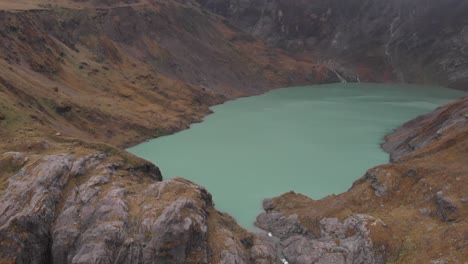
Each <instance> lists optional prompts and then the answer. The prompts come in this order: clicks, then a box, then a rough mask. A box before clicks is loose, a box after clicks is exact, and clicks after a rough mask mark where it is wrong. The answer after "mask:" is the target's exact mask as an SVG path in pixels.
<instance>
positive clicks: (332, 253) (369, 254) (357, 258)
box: [255, 208, 386, 264]
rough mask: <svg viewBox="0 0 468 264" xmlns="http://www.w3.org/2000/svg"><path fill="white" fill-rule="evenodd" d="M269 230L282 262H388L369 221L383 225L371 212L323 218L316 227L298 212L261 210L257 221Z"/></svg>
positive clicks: (298, 263) (302, 263)
mask: <svg viewBox="0 0 468 264" xmlns="http://www.w3.org/2000/svg"><path fill="white" fill-rule="evenodd" d="M264 209H265V210H267V209H266V208H264ZM255 224H256V225H257V226H258V227H260V228H262V229H263V230H265V231H267V232H269V233H268V234H269V235H270V236H272V238H270V240H272V241H274V244H275V247H276V248H275V252H276V254H277V255H278V258H279V259H282V260H283V262H288V263H297V264H307V263H323V264H325V263H336V264H340V263H343V264H346V263H373V264H378V263H386V262H385V260H384V256H382V255H381V254H380V252H374V251H375V249H374V247H373V244H372V240H371V238H370V230H369V229H368V228H367V225H371V224H372V225H375V224H379V225H381V224H382V223H381V221H380V222H379V221H377V220H376V219H374V218H373V217H371V216H368V215H353V216H350V217H348V218H346V219H345V220H344V221H343V222H341V221H340V220H338V219H337V218H322V219H321V220H320V223H319V225H318V226H317V228H316V229H314V230H307V229H306V228H305V227H304V226H302V224H301V223H300V221H299V218H298V216H297V215H296V214H294V215H291V216H288V217H286V216H283V215H282V214H281V213H271V212H266V213H262V214H261V215H259V216H258V217H257V221H256V223H255Z"/></svg>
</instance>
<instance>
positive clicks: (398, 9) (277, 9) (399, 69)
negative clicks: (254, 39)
mask: <svg viewBox="0 0 468 264" xmlns="http://www.w3.org/2000/svg"><path fill="white" fill-rule="evenodd" d="M197 1H198V2H199V3H200V4H201V5H202V6H204V7H206V8H208V9H210V10H212V11H213V12H215V13H218V14H221V15H223V16H225V17H227V18H228V19H229V21H231V23H233V24H234V25H236V26H238V27H240V28H242V29H243V30H244V31H246V32H249V33H251V34H253V35H256V36H259V37H262V38H263V39H265V40H266V41H268V42H269V43H271V44H272V45H274V46H277V47H281V48H284V49H286V50H288V51H291V52H295V53H301V52H304V51H305V52H306V53H307V52H309V53H310V52H311V53H312V54H313V55H307V54H301V56H307V57H310V58H312V59H316V60H321V61H327V60H331V61H333V64H334V65H335V68H336V70H339V71H342V72H343V73H346V72H348V71H350V72H354V73H355V75H354V77H353V74H346V75H347V77H348V79H350V80H353V81H356V78H355V76H356V75H358V76H359V77H360V78H359V79H360V80H373V81H382V80H385V79H394V80H399V81H406V82H432V83H438V84H444V85H449V86H452V87H456V88H459V89H466V87H467V82H468V53H467V51H468V50H467V48H466V47H467V43H468V42H467V41H468V20H467V17H466V16H465V15H464V14H465V13H466V12H467V11H468V4H467V3H466V1H463V0H450V1H436V0H431V1H426V0H417V1H402V0H392V1H385V0H377V1H362V0H351V1H345V2H343V1H340V0H332V1H329V0H319V1H306V0H294V1H289V0H273V1H270V0H247V1H234V0H232V1H231V0H197ZM384 65H386V67H385V66H384ZM375 69H378V70H375ZM389 69H390V71H388V70H389ZM379 71H380V72H381V73H380V74H379ZM384 72H386V74H382V73H384Z"/></svg>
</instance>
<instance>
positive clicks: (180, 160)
mask: <svg viewBox="0 0 468 264" xmlns="http://www.w3.org/2000/svg"><path fill="white" fill-rule="evenodd" d="M466 95H467V94H466V93H464V92H461V91H457V90H451V89H446V88H440V87H423V86H414V85H391V84H342V83H340V84H330V85H316V86H305V87H292V88H285V89H278V90H274V91H271V92H269V93H266V94H264V95H259V96H253V97H248V98H241V99H237V100H234V101H230V102H227V103H225V104H223V105H218V106H215V107H213V108H212V110H213V111H214V114H212V115H209V116H207V117H206V118H205V120H204V122H202V123H200V124H194V125H192V126H191V128H190V129H188V130H185V131H181V132H179V133H176V134H174V135H170V136H165V137H160V138H157V139H153V140H150V141H148V142H145V143H142V144H140V145H138V146H135V147H132V148H130V149H128V151H130V152H131V153H133V154H135V155H137V156H140V157H142V158H144V159H147V160H150V161H152V162H154V163H155V164H156V165H157V166H159V167H160V169H161V171H162V173H163V176H164V178H165V179H168V178H173V177H175V176H180V177H183V178H186V179H189V180H191V181H194V182H195V183H197V184H200V185H203V186H205V187H206V188H207V189H208V191H209V192H210V193H211V194H212V195H213V200H214V202H215V204H216V208H217V209H218V210H221V211H225V212H227V213H229V214H231V215H232V216H234V218H236V220H237V221H238V223H239V224H241V225H242V226H243V227H245V228H247V229H250V230H252V229H253V222H254V220H255V217H256V216H257V215H258V214H259V213H260V212H261V203H262V200H263V199H264V198H267V197H275V196H278V195H280V194H282V193H285V192H288V191H291V190H292V191H295V192H298V193H302V194H304V195H307V196H309V197H311V198H313V199H320V198H323V197H324V196H327V195H331V194H338V193H341V192H344V191H346V190H347V189H349V188H350V187H351V185H352V183H353V182H354V181H355V180H357V179H358V178H360V177H361V176H362V175H364V173H365V172H366V170H367V169H369V168H371V167H374V166H377V165H380V164H384V163H387V162H388V154H386V153H385V152H383V151H382V149H381V148H380V143H382V142H383V137H384V135H385V134H387V133H390V132H391V131H392V130H393V129H395V128H396V127H398V126H400V125H401V124H403V123H404V122H405V121H408V120H410V119H412V118H414V117H416V116H418V115H421V114H424V113H427V112H429V111H431V110H433V109H435V108H436V107H438V106H440V105H442V104H445V103H448V102H450V101H452V100H454V99H457V98H460V97H462V96H466Z"/></svg>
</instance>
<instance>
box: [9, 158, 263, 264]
mask: <svg viewBox="0 0 468 264" xmlns="http://www.w3.org/2000/svg"><path fill="white" fill-rule="evenodd" d="M27 159H28V157H26V155H24V154H21V153H6V154H4V155H3V156H2V158H1V160H3V162H6V161H8V162H11V163H12V164H13V165H15V166H22V168H21V169H19V171H18V172H17V173H16V174H15V175H14V176H12V177H10V179H9V182H8V187H7V188H6V190H5V191H4V192H0V194H1V195H0V200H1V201H2V203H0V244H1V245H2V248H0V253H1V256H2V260H5V259H10V260H11V261H16V262H19V263H52V262H53V263H75V264H84V263H122V264H123V263H208V262H209V259H210V256H211V255H210V254H219V255H223V258H222V259H223V260H224V263H248V261H249V259H250V253H249V252H250V251H245V250H243V246H242V243H241V241H240V239H238V238H236V235H234V234H233V233H232V232H230V231H229V230H225V231H223V232H225V233H226V234H231V235H229V237H228V236H226V237H224V238H223V239H225V240H226V241H229V243H228V242H225V244H226V245H224V246H223V247H222V249H223V251H222V252H212V250H211V249H210V248H209V243H208V218H209V211H210V210H214V209H212V206H213V203H212V201H211V195H210V194H209V193H208V192H207V191H206V190H205V189H204V188H203V187H200V186H197V185H195V184H193V183H191V182H189V181H186V180H183V179H173V180H169V181H163V182H161V181H157V180H158V178H161V175H160V173H159V170H158V169H157V167H155V166H154V165H152V164H148V163H143V164H140V165H137V166H133V167H125V166H128V165H124V164H121V165H119V164H116V163H115V161H113V159H112V157H108V156H107V155H104V154H100V153H97V154H93V155H88V156H82V157H78V158H75V157H72V156H70V155H50V156H44V157H41V158H39V159H37V160H35V161H33V162H30V163H26V164H25V163H24V161H25V160H27ZM5 160H6V161H5ZM223 228H226V227H223ZM223 228H220V229H221V231H222V230H224V229H223ZM256 241H257V240H256ZM262 245H263V244H262V243H261V242H256V243H253V240H252V242H251V243H250V247H253V246H255V247H256V248H257V249H258V250H256V251H255V252H256V253H255V254H253V256H258V258H264V259H265V258H267V257H268V256H267V255H265V254H263V255H262V253H261V246H262Z"/></svg>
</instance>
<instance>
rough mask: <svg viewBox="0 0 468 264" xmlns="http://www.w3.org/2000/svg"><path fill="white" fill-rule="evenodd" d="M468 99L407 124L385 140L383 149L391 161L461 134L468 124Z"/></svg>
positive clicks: (445, 106)
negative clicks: (453, 135) (458, 133)
mask: <svg viewBox="0 0 468 264" xmlns="http://www.w3.org/2000/svg"><path fill="white" fill-rule="evenodd" d="M466 113H468V98H467V97H465V98H462V99H460V100H457V101H455V102H453V103H450V104H447V105H444V106H441V107H439V108H437V109H436V110H434V111H432V112H430V113H428V114H425V115H422V116H419V117H417V118H416V119H413V120H411V121H408V122H406V123H405V124H403V125H402V126H401V127H399V128H397V129H396V130H395V131H394V132H393V133H391V134H389V135H387V136H386V137H385V143H384V144H383V145H382V147H383V149H384V150H385V151H387V152H388V153H390V159H391V161H398V160H399V159H401V158H402V157H404V156H405V155H407V154H409V153H412V152H414V151H417V150H419V149H421V148H424V147H425V146H427V145H429V144H431V143H432V142H435V141H437V140H440V139H442V138H445V137H448V136H449V135H452V134H454V133H457V132H458V131H461V130H462V129H464V128H465V127H466V126H467V125H468V119H466V118H465V115H466Z"/></svg>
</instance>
